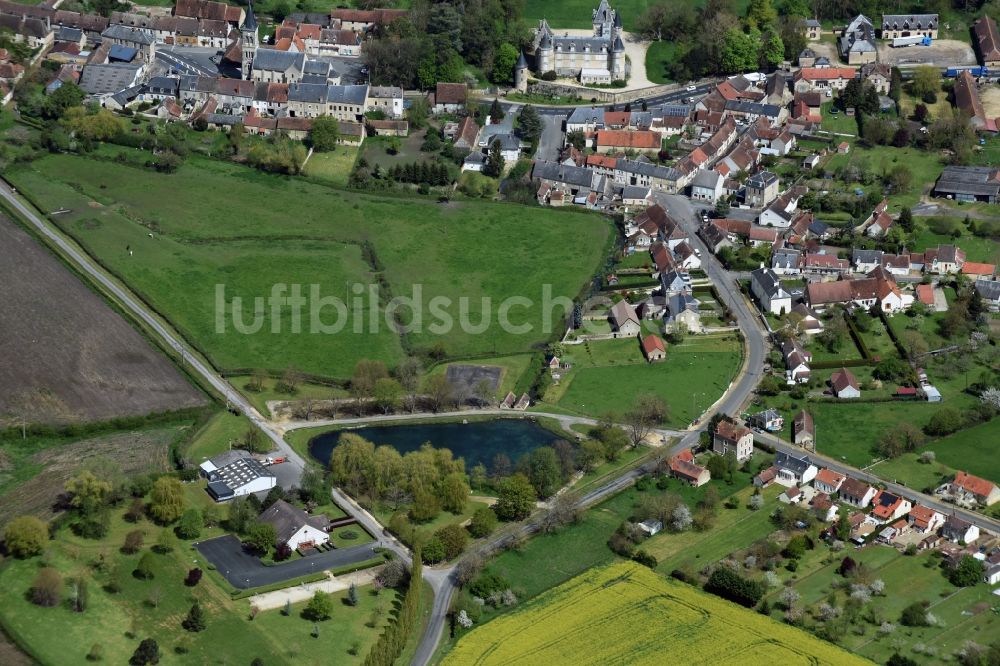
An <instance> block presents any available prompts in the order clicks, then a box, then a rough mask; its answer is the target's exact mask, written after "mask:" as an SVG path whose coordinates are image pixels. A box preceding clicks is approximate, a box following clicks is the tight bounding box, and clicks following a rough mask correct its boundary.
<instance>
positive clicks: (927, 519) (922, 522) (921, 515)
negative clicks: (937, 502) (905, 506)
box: [910, 504, 937, 530]
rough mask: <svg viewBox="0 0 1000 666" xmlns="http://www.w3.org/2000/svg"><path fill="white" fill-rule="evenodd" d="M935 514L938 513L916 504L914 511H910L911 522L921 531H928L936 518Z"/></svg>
mask: <svg viewBox="0 0 1000 666" xmlns="http://www.w3.org/2000/svg"><path fill="white" fill-rule="evenodd" d="M935 513H937V511H935V510H934V509H931V508H930V507H926V506H923V505H921V504H916V505H914V507H913V508H912V509H910V520H911V521H912V522H913V524H914V525H916V526H917V527H919V528H920V529H922V530H926V529H927V528H929V527H930V526H931V519H933V518H934V514H935Z"/></svg>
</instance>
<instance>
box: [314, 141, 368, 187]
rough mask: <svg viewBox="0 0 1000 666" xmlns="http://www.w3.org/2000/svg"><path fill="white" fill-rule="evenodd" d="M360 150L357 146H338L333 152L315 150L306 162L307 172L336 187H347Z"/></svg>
mask: <svg viewBox="0 0 1000 666" xmlns="http://www.w3.org/2000/svg"><path fill="white" fill-rule="evenodd" d="M359 150H360V149H359V148H358V147H356V146H338V147H337V150H335V151H333V152H329V153H317V152H314V153H313V154H312V157H310V158H309V161H308V162H306V168H305V174H306V175H307V176H309V177H311V178H316V179H319V180H323V181H326V182H328V183H330V184H332V185H334V186H336V187H345V186H346V185H347V179H348V178H350V176H351V169H353V168H354V162H355V160H357V158H358V152H359Z"/></svg>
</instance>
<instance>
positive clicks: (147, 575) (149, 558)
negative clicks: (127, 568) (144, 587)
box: [132, 553, 153, 580]
mask: <svg viewBox="0 0 1000 666" xmlns="http://www.w3.org/2000/svg"><path fill="white" fill-rule="evenodd" d="M132 575H133V576H135V577H136V578H138V579H139V580H152V578H153V555H152V553H146V554H145V555H143V556H142V557H140V558H139V564H137V565H136V567H135V571H133V572H132Z"/></svg>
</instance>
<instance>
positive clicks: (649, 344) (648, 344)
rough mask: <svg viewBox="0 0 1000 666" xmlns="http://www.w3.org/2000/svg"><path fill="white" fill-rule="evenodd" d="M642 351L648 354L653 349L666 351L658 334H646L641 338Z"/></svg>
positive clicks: (653, 350)
mask: <svg viewBox="0 0 1000 666" xmlns="http://www.w3.org/2000/svg"><path fill="white" fill-rule="evenodd" d="M642 351H643V353H645V354H646V356H649V355H650V354H652V353H653V352H655V351H659V352H663V353H666V352H667V347H666V345H664V344H663V340H662V339H661V338H660V336H658V335H652V334H651V335H647V336H646V337H645V338H643V339H642Z"/></svg>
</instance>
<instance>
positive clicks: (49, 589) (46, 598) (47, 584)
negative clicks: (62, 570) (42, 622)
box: [31, 567, 62, 607]
mask: <svg viewBox="0 0 1000 666" xmlns="http://www.w3.org/2000/svg"><path fill="white" fill-rule="evenodd" d="M61 596H62V576H60V575H59V572H58V571H56V570H55V569H53V568H52V567H42V568H41V569H39V570H38V574H37V575H36V576H35V580H34V582H32V583H31V602H32V603H33V604H37V605H38V606H46V607H51V606H56V605H58V604H59V599H60V598H61Z"/></svg>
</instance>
